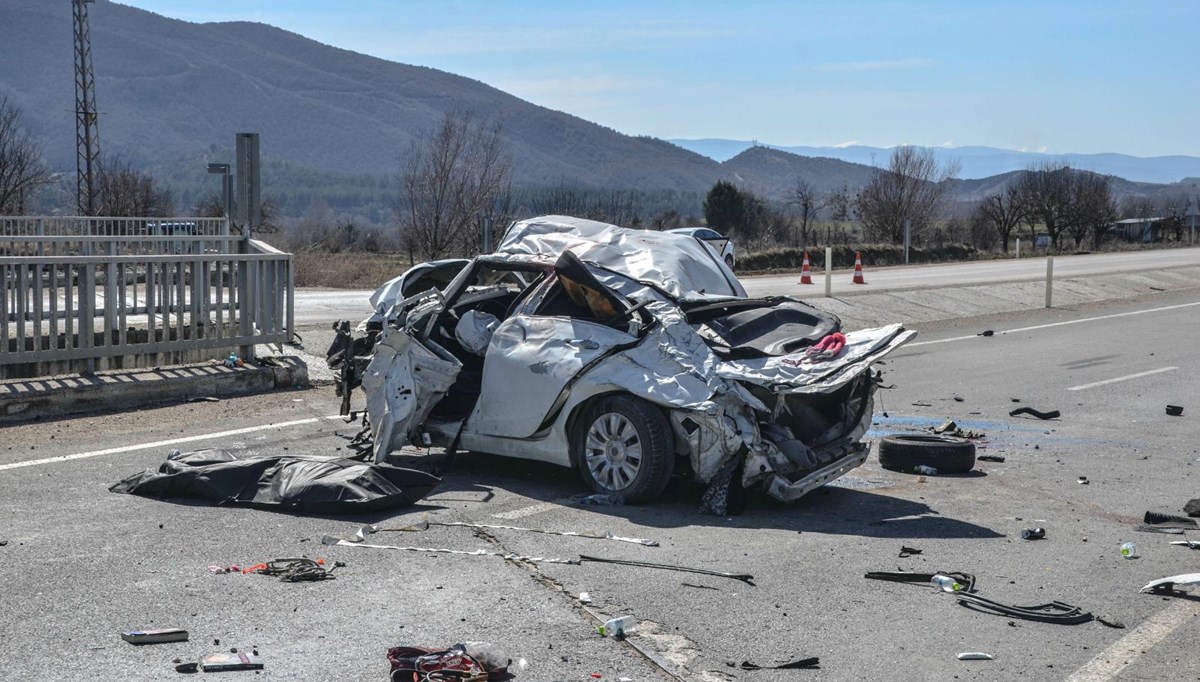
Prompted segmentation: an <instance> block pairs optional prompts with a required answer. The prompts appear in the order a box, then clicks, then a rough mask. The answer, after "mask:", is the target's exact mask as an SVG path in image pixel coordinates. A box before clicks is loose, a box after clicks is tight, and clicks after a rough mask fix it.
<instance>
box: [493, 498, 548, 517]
mask: <svg viewBox="0 0 1200 682" xmlns="http://www.w3.org/2000/svg"><path fill="white" fill-rule="evenodd" d="M560 506H562V505H558V504H555V503H553V502H539V503H538V504H531V505H529V506H528V507H521V508H520V509H514V510H512V511H506V512H500V513H499V514H492V518H494V519H505V520H507V521H512V520H513V519H523V518H525V517H526V516H533V515H534V514H541V513H542V512H548V511H550V510H551V509H558V508H559V507H560Z"/></svg>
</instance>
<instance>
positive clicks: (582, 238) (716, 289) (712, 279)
mask: <svg viewBox="0 0 1200 682" xmlns="http://www.w3.org/2000/svg"><path fill="white" fill-rule="evenodd" d="M567 250H570V251H571V252H573V253H574V254H575V255H576V256H578V257H579V258H580V260H583V261H586V262H590V263H594V264H596V265H599V266H600V267H602V268H607V269H609V270H612V271H614V272H617V273H620V274H622V275H625V276H626V277H629V278H631V279H634V280H637V281H639V282H644V283H647V284H651V285H653V286H654V287H656V288H658V289H659V290H661V291H663V292H664V293H666V294H667V295H669V296H671V297H672V298H674V299H677V300H678V299H688V298H699V297H703V296H737V297H742V298H745V297H746V290H745V289H744V288H743V287H742V285H741V283H740V282H738V280H737V278H736V277H734V276H733V275H732V273H730V272H729V271H728V269H727V268H726V267H725V266H724V265H723V264H719V262H718V259H717V257H716V256H714V255H713V254H712V253H711V251H710V250H709V247H708V246H706V245H705V244H703V243H702V242H700V241H699V240H697V239H695V238H693V237H690V236H688V235H682V234H675V233H671V232H655V231H651V230H638V229H630V228H624V227H617V226H616V225H609V224H607V223H601V222H598V221H595V220H585V219H583V218H572V217H570V216H559V215H551V216H541V217H538V218H530V219H529V220H521V221H518V222H515V223H513V224H512V226H511V227H510V228H509V230H508V232H507V233H506V234H505V235H504V239H503V240H501V242H500V246H499V248H497V249H496V253H501V254H507V255H513V256H533V257H535V258H537V259H538V260H546V261H549V262H553V261H554V260H555V259H557V258H558V256H559V255H560V254H561V253H562V252H563V251H567Z"/></svg>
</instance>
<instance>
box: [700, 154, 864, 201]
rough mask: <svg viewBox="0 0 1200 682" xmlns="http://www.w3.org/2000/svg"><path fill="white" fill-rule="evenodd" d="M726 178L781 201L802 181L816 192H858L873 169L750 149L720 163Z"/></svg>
mask: <svg viewBox="0 0 1200 682" xmlns="http://www.w3.org/2000/svg"><path fill="white" fill-rule="evenodd" d="M721 167H722V169H723V170H724V171H725V173H726V175H727V176H728V177H729V179H731V180H733V181H734V182H735V183H737V184H738V185H740V186H743V187H745V188H747V189H750V190H752V191H754V192H755V193H757V194H761V195H763V196H766V197H771V198H774V199H781V198H783V197H785V196H787V194H788V192H790V191H791V190H792V188H794V187H795V186H796V181H797V180H798V179H802V180H804V181H805V182H807V183H808V184H809V185H810V186H811V187H813V188H814V189H815V190H817V191H818V192H829V191H832V190H835V189H839V188H840V187H842V186H843V185H846V186H848V187H849V188H850V189H852V190H853V189H857V188H859V187H861V186H863V185H865V184H866V183H867V181H868V180H870V179H871V174H872V173H873V172H874V170H875V169H873V168H871V167H870V166H864V165H862V164H859V163H849V162H846V161H839V160H838V159H829V158H818V157H807V156H798V155H796V154H791V153H788V152H785V151H780V150H778V149H772V148H770V147H751V148H750V149H747V150H746V151H744V152H742V153H740V154H738V155H737V156H735V157H733V158H732V159H729V160H728V161H725V162H724V163H722V164H721Z"/></svg>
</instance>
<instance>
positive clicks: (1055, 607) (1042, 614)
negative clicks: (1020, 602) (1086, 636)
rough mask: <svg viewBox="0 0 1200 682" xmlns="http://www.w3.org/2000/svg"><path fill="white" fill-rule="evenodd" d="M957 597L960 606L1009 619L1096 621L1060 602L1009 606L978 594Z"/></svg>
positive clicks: (962, 594) (1071, 623)
mask: <svg viewBox="0 0 1200 682" xmlns="http://www.w3.org/2000/svg"><path fill="white" fill-rule="evenodd" d="M955 597H956V598H957V599H958V603H959V604H962V605H963V606H965V607H967V608H969V609H971V610H973V611H981V612H984V613H993V614H995V615H998V616H1007V617H1008V618H1019V619H1021V620H1032V621H1037V622H1040V623H1054V624H1057V625H1079V624H1081V623H1090V622H1092V621H1093V620H1095V616H1093V615H1092V614H1091V612H1089V611H1084V610H1083V609H1081V608H1079V607H1078V606H1072V605H1071V604H1067V603H1064V602H1060V601H1055V602H1050V603H1048V604H1037V605H1035V606H1009V605H1007V604H1001V603H1000V602H997V601H992V600H991V599H987V598H986V597H981V596H979V595H977V594H964V593H962V592H959V593H957V594H955Z"/></svg>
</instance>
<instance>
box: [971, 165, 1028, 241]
mask: <svg viewBox="0 0 1200 682" xmlns="http://www.w3.org/2000/svg"><path fill="white" fill-rule="evenodd" d="M1027 213H1028V210H1027V209H1026V207H1025V203H1024V201H1023V200H1022V196H1021V192H1020V190H1018V189H1017V185H1016V184H1015V183H1012V182H1010V183H1009V184H1008V185H1006V186H1005V187H1004V189H1003V190H1001V191H999V192H997V193H995V194H991V195H988V196H986V197H984V198H983V200H982V201H980V202H979V204H978V205H977V206H976V207H975V216H976V218H977V220H978V221H980V222H981V223H982V224H990V225H991V226H992V228H993V229H994V230H995V231H996V236H997V237H998V238H999V240H1000V246H1001V248H1002V249H1003V250H1004V253H1008V240H1009V238H1010V237H1012V233H1013V231H1014V230H1016V229H1017V226H1018V225H1020V224H1021V223H1022V222H1023V221H1024V220H1025V218H1026V215H1027Z"/></svg>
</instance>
